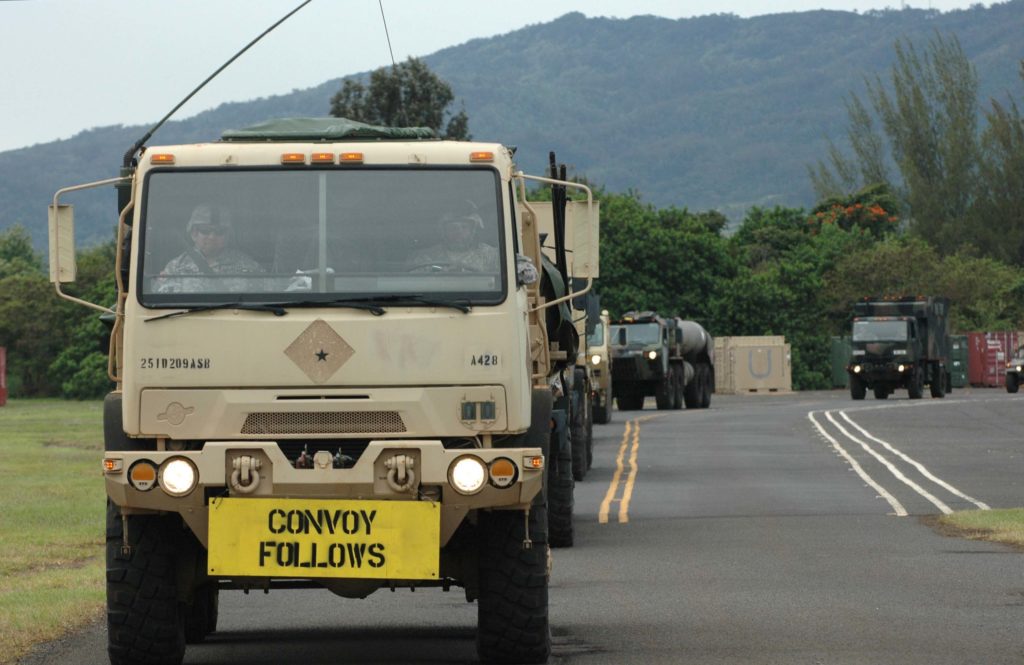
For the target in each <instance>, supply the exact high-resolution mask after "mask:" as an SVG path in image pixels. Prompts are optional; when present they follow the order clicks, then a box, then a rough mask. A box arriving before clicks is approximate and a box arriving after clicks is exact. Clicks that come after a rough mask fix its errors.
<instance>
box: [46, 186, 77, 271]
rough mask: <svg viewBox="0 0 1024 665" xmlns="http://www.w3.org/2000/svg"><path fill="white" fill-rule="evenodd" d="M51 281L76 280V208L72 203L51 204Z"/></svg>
mask: <svg viewBox="0 0 1024 665" xmlns="http://www.w3.org/2000/svg"><path fill="white" fill-rule="evenodd" d="M49 225H50V281H51V282H53V283H54V284H67V283H70V282H73V281H75V275H76V272H77V271H76V268H75V209H74V206H71V205H64V204H61V205H58V206H57V207H56V208H55V207H54V206H52V205H51V206H49Z"/></svg>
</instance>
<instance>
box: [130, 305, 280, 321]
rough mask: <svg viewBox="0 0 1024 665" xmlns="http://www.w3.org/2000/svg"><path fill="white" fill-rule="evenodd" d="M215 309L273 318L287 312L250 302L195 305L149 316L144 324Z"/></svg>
mask: <svg viewBox="0 0 1024 665" xmlns="http://www.w3.org/2000/svg"><path fill="white" fill-rule="evenodd" d="M215 309H244V310H248V311H252V312H270V313H272V314H273V315H274V316H284V315H285V314H287V313H288V311H287V310H286V309H285V308H284V307H282V306H280V305H273V304H271V305H267V304H264V303H252V302H221V303H215V304H211V305H197V306H195V307H189V308H187V309H182V310H178V311H176V312H170V313H168V314H160V315H159V316H151V317H149V318H148V319H146V322H147V323H149V322H150V321H159V320H160V319H170V318H173V317H175V316H185V315H186V314H195V313H196V312H209V311H212V310H215Z"/></svg>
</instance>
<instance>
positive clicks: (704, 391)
mask: <svg viewBox="0 0 1024 665" xmlns="http://www.w3.org/2000/svg"><path fill="white" fill-rule="evenodd" d="M700 368H701V370H702V372H703V377H702V379H701V384H700V408H702V409H706V408H708V407H709V406H711V393H713V392H714V391H715V388H714V385H715V381H714V379H715V372H714V370H713V369H712V368H711V365H706V364H703V363H701V365H700Z"/></svg>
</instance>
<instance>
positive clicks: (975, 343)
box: [967, 330, 1019, 388]
mask: <svg viewBox="0 0 1024 665" xmlns="http://www.w3.org/2000/svg"><path fill="white" fill-rule="evenodd" d="M1018 341H1019V338H1018V335H1017V332H1016V331H1013V330H1010V331H1005V330H1004V331H999V332H972V333H967V349H968V358H967V381H968V382H969V383H970V384H971V385H972V386H986V387H990V388H999V387H1003V386H1005V385H1006V362H1007V361H1008V360H1009V359H1010V358H1012V357H1013V356H1014V354H1015V353H1016V352H1017V345H1018Z"/></svg>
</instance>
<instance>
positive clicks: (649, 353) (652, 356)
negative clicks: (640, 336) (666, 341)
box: [647, 351, 658, 360]
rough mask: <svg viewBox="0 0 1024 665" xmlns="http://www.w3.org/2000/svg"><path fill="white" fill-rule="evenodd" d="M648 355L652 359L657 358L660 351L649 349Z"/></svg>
mask: <svg viewBox="0 0 1024 665" xmlns="http://www.w3.org/2000/svg"><path fill="white" fill-rule="evenodd" d="M647 357H648V358H650V359H651V360H657V358H658V352H657V351H648V352H647Z"/></svg>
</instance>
